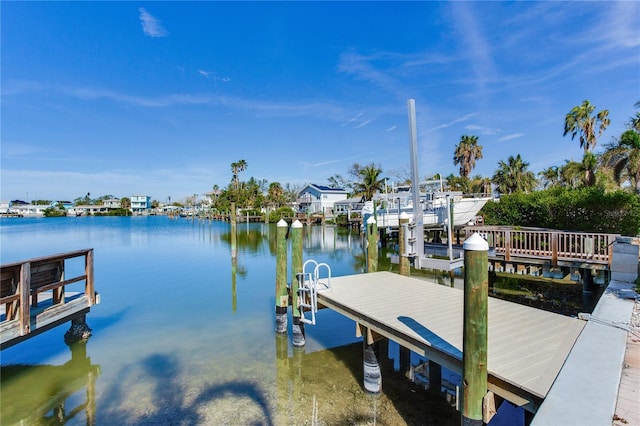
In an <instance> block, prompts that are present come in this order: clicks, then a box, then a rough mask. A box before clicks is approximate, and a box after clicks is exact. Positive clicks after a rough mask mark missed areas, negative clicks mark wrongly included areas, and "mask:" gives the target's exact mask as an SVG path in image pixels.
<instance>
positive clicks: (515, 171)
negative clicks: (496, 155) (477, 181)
mask: <svg viewBox="0 0 640 426" xmlns="http://www.w3.org/2000/svg"><path fill="white" fill-rule="evenodd" d="M528 167H529V163H527V162H525V161H523V160H522V157H520V154H518V155H517V156H516V157H514V156H509V158H508V159H507V162H506V163H505V162H504V161H502V160H500V162H498V170H496V172H495V173H494V175H493V178H492V179H491V182H492V183H493V184H494V185H495V186H496V191H497V192H499V193H500V194H511V193H514V192H519V191H522V192H530V191H532V190H533V189H534V188H535V187H536V177H535V175H534V174H533V172H532V171H530V170H527V168H528Z"/></svg>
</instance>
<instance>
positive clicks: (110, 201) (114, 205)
mask: <svg viewBox="0 0 640 426" xmlns="http://www.w3.org/2000/svg"><path fill="white" fill-rule="evenodd" d="M102 205H104V206H105V207H107V208H109V209H119V208H120V206H121V205H120V199H119V198H107V199H106V200H104V201H102Z"/></svg>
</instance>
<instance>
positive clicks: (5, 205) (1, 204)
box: [0, 201, 11, 214]
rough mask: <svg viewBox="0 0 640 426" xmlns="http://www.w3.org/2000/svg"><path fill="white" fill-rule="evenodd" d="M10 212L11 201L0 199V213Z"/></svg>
mask: <svg viewBox="0 0 640 426" xmlns="http://www.w3.org/2000/svg"><path fill="white" fill-rule="evenodd" d="M9 213H11V201H0V214H9Z"/></svg>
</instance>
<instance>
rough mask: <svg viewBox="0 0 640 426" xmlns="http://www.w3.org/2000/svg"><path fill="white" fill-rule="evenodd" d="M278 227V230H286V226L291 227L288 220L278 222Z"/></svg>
mask: <svg viewBox="0 0 640 426" xmlns="http://www.w3.org/2000/svg"><path fill="white" fill-rule="evenodd" d="M276 226H277V227H278V228H284V227H285V226H289V224H288V223H287V221H286V220H284V219H280V220H279V221H278V223H277V224H276Z"/></svg>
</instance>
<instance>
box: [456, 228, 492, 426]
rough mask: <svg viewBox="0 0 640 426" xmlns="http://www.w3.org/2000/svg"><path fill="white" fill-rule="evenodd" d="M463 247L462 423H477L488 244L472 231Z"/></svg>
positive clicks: (483, 371)
mask: <svg viewBox="0 0 640 426" xmlns="http://www.w3.org/2000/svg"><path fill="white" fill-rule="evenodd" d="M463 248H464V323H463V332H462V339H463V341H462V387H463V392H462V425H463V426H481V425H482V424H483V420H482V402H483V398H484V397H485V395H486V394H487V323H488V303H489V302H488V296H489V273H488V270H487V265H488V254H489V244H488V243H487V242H486V241H485V240H484V239H483V238H482V237H481V236H480V235H478V234H477V233H474V234H473V235H471V237H469V238H467V239H466V240H465V242H464V244H463Z"/></svg>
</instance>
